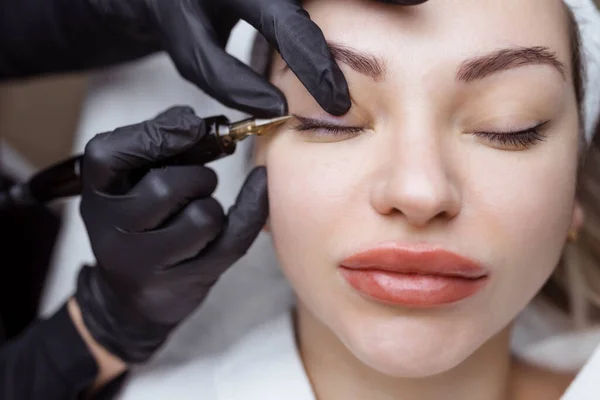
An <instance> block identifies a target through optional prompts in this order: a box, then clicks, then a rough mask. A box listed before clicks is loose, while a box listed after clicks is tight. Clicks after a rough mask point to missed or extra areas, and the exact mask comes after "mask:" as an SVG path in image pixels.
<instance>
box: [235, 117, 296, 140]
mask: <svg viewBox="0 0 600 400" xmlns="http://www.w3.org/2000/svg"><path fill="white" fill-rule="evenodd" d="M292 118H293V116H292V115H286V116H285V117H277V118H269V119H258V118H256V119H254V118H250V119H246V120H244V121H240V122H236V123H234V124H231V125H230V126H229V132H228V134H227V136H228V137H229V138H230V139H231V140H232V141H234V142H239V141H240V140H244V139H245V138H247V137H248V136H264V135H266V134H267V133H269V132H270V131H271V130H272V129H274V128H276V127H278V126H280V125H282V124H284V123H285V122H287V121H289V120H290V119H292Z"/></svg>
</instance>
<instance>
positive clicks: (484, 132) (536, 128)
mask: <svg viewBox="0 0 600 400" xmlns="http://www.w3.org/2000/svg"><path fill="white" fill-rule="evenodd" d="M549 122H550V121H549V120H548V121H544V122H541V123H539V124H537V125H535V126H532V127H531V128H526V129H519V130H513V131H510V130H509V131H476V132H474V133H476V134H486V133H487V134H496V135H518V134H522V133H528V132H531V131H536V130H539V129H542V128H543V127H545V126H546V125H548V123H549Z"/></svg>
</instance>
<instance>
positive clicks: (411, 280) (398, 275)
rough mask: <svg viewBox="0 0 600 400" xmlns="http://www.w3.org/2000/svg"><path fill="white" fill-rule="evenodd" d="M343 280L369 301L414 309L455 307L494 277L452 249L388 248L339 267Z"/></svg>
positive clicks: (359, 255)
mask: <svg viewBox="0 0 600 400" xmlns="http://www.w3.org/2000/svg"><path fill="white" fill-rule="evenodd" d="M340 271H341V275H342V276H343V277H344V279H345V280H346V281H347V282H348V284H350V286H351V287H353V288H354V289H355V290H357V291H358V292H360V293H362V294H364V295H366V296H367V297H369V298H372V299H375V300H378V301H381V302H384V303H391V304H397V305H403V306H407V307H412V308H431V307H439V306H442V305H446V304H452V303H456V302H458V301H461V300H464V299H466V298H469V297H472V296H474V295H475V294H476V293H478V292H479V291H480V290H481V289H483V287H484V286H485V285H486V283H487V282H488V280H489V272H488V271H487V270H486V269H484V268H483V267H482V266H480V265H479V264H478V263H477V262H475V261H473V260H471V259H469V258H466V257H464V256H460V255H458V254H456V253H453V252H450V251H448V250H444V249H440V248H434V247H428V246H414V245H410V246H407V245H402V244H395V243H391V244H385V245H381V246H378V247H375V248H371V249H368V250H365V251H361V252H359V253H357V254H354V255H352V256H350V257H349V258H347V259H346V260H344V261H343V262H342V263H341V265H340Z"/></svg>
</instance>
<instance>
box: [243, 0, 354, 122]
mask: <svg viewBox="0 0 600 400" xmlns="http://www.w3.org/2000/svg"><path fill="white" fill-rule="evenodd" d="M256 3H258V4H256ZM236 5H237V10H239V11H238V12H239V13H240V16H241V18H242V19H244V20H246V21H247V22H248V23H250V24H251V25H253V26H254V27H255V28H256V29H257V30H258V31H259V32H260V33H261V34H262V35H263V36H264V37H265V38H266V39H267V40H268V41H269V42H270V43H271V45H272V46H274V47H275V48H276V49H277V51H279V53H280V54H281V56H282V58H283V59H284V60H285V62H286V63H287V65H288V66H289V67H290V69H291V70H292V71H293V72H294V73H295V74H296V76H297V77H298V79H300V81H301V82H302V83H303V84H304V86H305V87H306V89H307V90H308V91H309V92H310V94H311V95H312V96H313V97H314V98H315V100H316V101H317V102H318V103H319V105H320V106H321V107H322V108H323V109H324V110H325V111H327V112H328V113H329V114H332V115H338V116H339V115H344V114H346V113H347V112H348V110H349V109H350V106H351V101H350V93H349V89H348V84H347V82H346V78H345V77H344V74H343V73H342V70H341V69H340V67H339V66H338V64H337V63H336V62H335V60H334V58H333V56H332V54H331V51H330V50H329V47H328V46H327V42H326V40H325V36H324V35H323V32H322V31H321V29H320V28H319V27H318V26H317V25H316V24H315V23H314V22H312V21H311V19H310V16H309V15H308V13H307V12H306V11H305V10H304V9H303V8H302V7H300V6H299V5H298V4H297V1H293V0H288V1H278V2H272V1H271V0H260V1H254V2H248V1H240V2H236Z"/></svg>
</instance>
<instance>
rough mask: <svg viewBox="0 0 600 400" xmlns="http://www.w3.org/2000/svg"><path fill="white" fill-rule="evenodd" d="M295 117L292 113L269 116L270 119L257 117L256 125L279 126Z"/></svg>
mask: <svg viewBox="0 0 600 400" xmlns="http://www.w3.org/2000/svg"><path fill="white" fill-rule="evenodd" d="M292 118H294V117H293V116H292V115H286V116H284V117H277V118H269V119H256V120H255V121H256V126H259V127H260V126H273V127H274V126H279V125H281V124H284V123H286V122H287V121H289V120H290V119H292Z"/></svg>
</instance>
